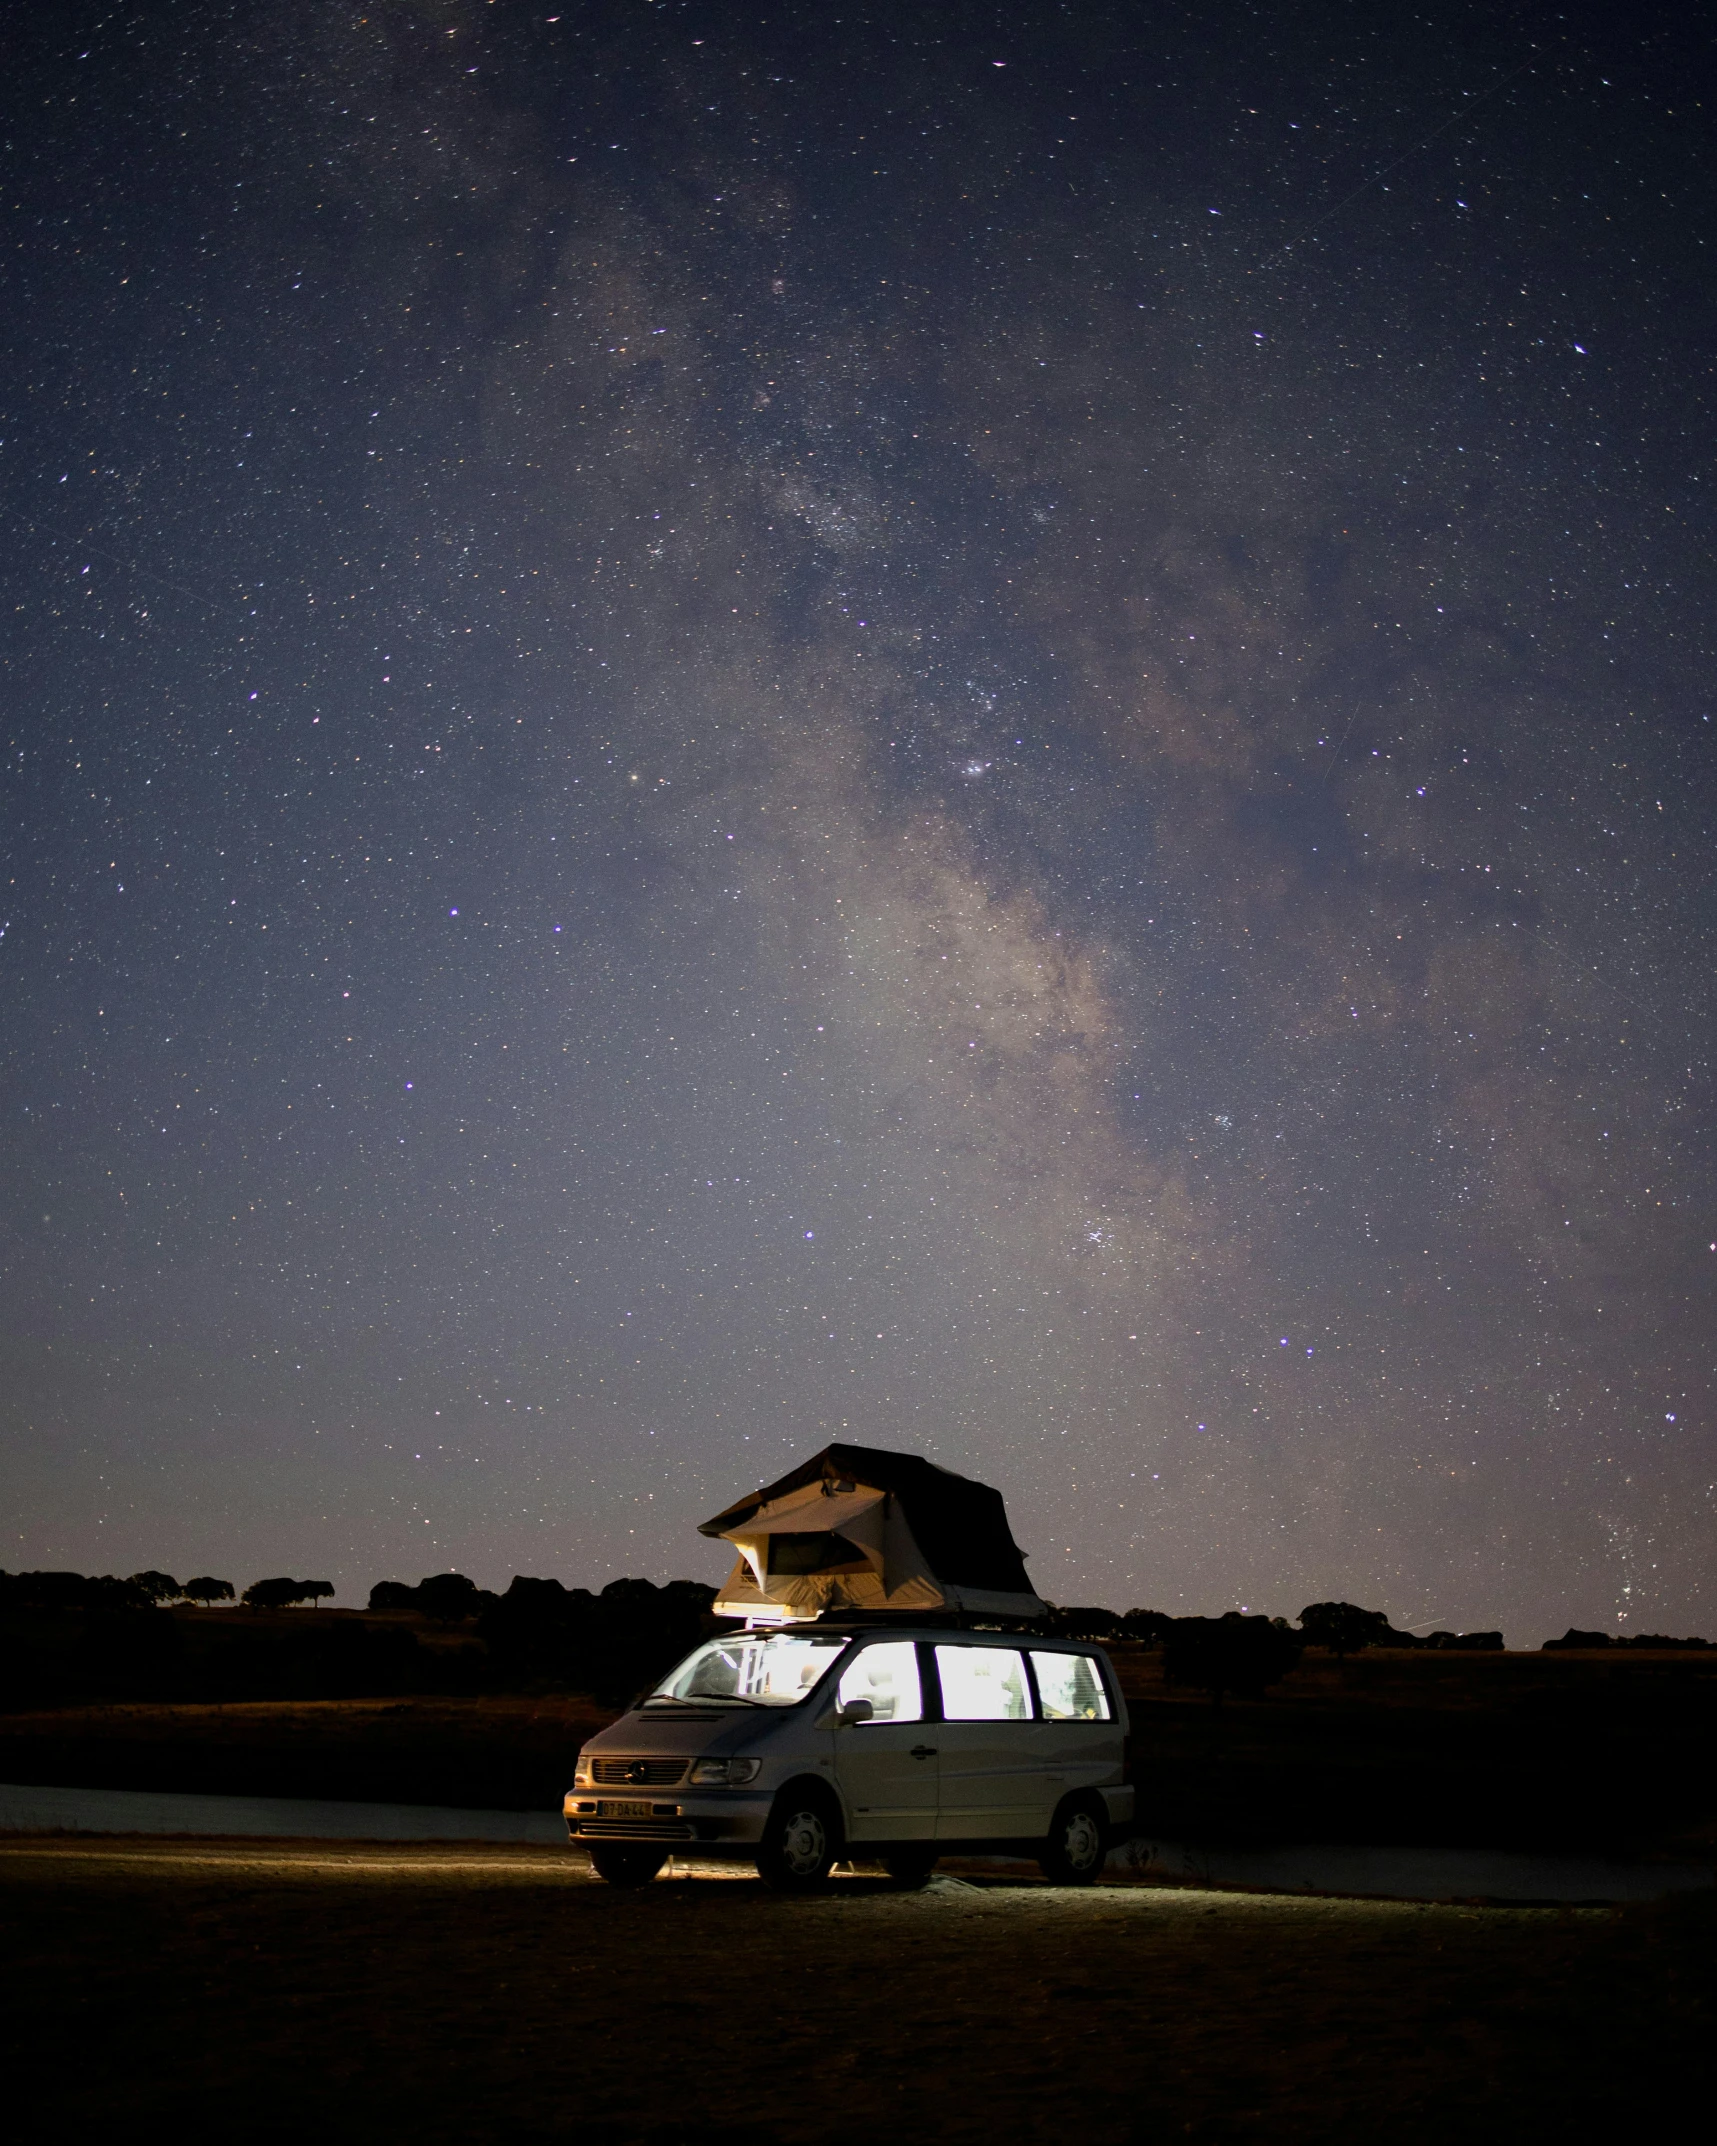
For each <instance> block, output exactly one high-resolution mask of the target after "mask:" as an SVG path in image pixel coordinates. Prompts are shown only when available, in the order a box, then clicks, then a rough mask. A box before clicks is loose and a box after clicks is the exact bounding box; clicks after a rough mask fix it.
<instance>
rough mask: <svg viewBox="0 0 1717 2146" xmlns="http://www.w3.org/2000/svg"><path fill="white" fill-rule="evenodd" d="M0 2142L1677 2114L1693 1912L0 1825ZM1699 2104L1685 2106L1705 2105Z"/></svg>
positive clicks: (1458, 2127)
mask: <svg viewBox="0 0 1717 2146" xmlns="http://www.w3.org/2000/svg"><path fill="white" fill-rule="evenodd" d="M0 1930H3V1932H4V1937H3V1944H4V1969H5V1975H6V1990H5V2001H6V2007H7V2023H8V2027H9V2029H10V2030H11V2034H10V2037H9V2038H10V2039H11V2041H12V2045H13V2048H14V2049H15V2050H16V2051H17V2052H18V2054H17V2055H16V2056H15V2057H14V2059H13V2062H12V2064H11V2066H10V2067H9V2078H8V2086H9V2092H8V2096H7V2101H8V2106H9V2109H10V2110H12V2111H20V2110H25V2111H27V2115H26V2117H25V2122H24V2128H23V2129H22V2130H20V2131H18V2132H17V2133H16V2134H15V2135H17V2136H20V2137H24V2138H27V2139H29V2140H31V2141H34V2140H37V2139H47V2138H50V2137H52V2138H69V2139H80V2138H92V2137H97V2136H101V2135H104V2134H107V2133H109V2132H112V2131H116V2130H120V2129H123V2131H124V2132H125V2133H126V2134H127V2135H130V2136H149V2135H154V2134H156V2133H158V2132H159V2133H161V2134H163V2135H166V2134H169V2133H170V2134H173V2135H177V2136H187V2135H198V2134H204V2133H206V2134H209V2135H214V2134H215V2133H216V2132H218V2133H219V2135H220V2136H222V2137H226V2138H231V2139H234V2140H238V2141H241V2142H248V2141H253V2140H254V2141H274V2140H282V2141H284V2140H287V2139H289V2138H290V2139H292V2140H294V2141H299V2140H302V2139H303V2138H306V2137H314V2138H316V2139H318V2140H321V2141H343V2140H347V2139H350V2140H353V2141H356V2140H359V2139H362V2140H364V2141H366V2142H367V2146H376V2142H383V2146H386V2142H391V2141H395V2140H401V2141H404V2140H412V2141H448V2142H453V2141H460V2142H466V2146H487V2142H490V2141H493V2142H495V2146H501V2142H503V2141H504V2142H507V2146H535V2142H539V2141H547V2140H550V2139H553V2140H568V2141H571V2140H573V2139H574V2138H576V2139H577V2141H578V2146H632V2142H639V2146H789V2142H795V2141H819V2142H820V2141H828V2142H831V2146H858V2142H859V2141H861V2140H862V2141H864V2142H866V2146H876V2142H877V2141H879V2140H882V2141H891V2140H892V2139H900V2138H913V2137H922V2138H926V2139H934V2140H938V2141H940V2140H948V2141H956V2142H958V2141H973V2142H979V2141H981V2142H983V2146H995V2142H998V2141H1005V2142H1013V2141H1029V2142H1033V2146H1035V2142H1038V2141H1043V2142H1045V2146H1047V2142H1049V2141H1052V2140H1053V2141H1056V2142H1057V2146H1062V2142H1077V2146H1144V2142H1146V2141H1155V2140H1159V2139H1160V2140H1165V2141H1166V2140H1181V2139H1187V2138H1192V2139H1204V2140H1213V2139H1235V2140H1241V2139H1243V2140H1258V2141H1265V2140H1268V2141H1271V2142H1273V2146H1278V2142H1279V2146H1297V2142H1300V2141H1311V2140H1320V2141H1332V2142H1344V2146H1345V2142H1352V2146H1394V2142H1397V2141H1400V2142H1403V2146H1417V2142H1424V2146H1431V2142H1433V2141H1434V2142H1437V2146H1447V2142H1449V2141H1452V2140H1459V2141H1460V2142H1461V2146H1470V2142H1479V2141H1490V2140H1495V2141H1498V2142H1501V2141H1503V2140H1507V2141H1509V2142H1510V2146H1520V2142H1532V2141H1539V2140H1543V2141H1550V2140H1556V2141H1557V2142H1558V2146H1564V2142H1569V2141H1576V2142H1578V2141H1584V2140H1587V2139H1591V2140H1597V2139H1606V2140H1608V2139H1613V2138H1617V2137H1630V2138H1663V2137H1671V2136H1681V2135H1684V2125H1683V2124H1682V2123H1681V2122H1678V2121H1675V2120H1673V2117H1672V2112H1675V2111H1676V2110H1677V2109H1678V2107H1679V2106H1681V2105H1684V2104H1685V2102H1686V2099H1687V2097H1688V2096H1689V2095H1690V2094H1697V2095H1698V2096H1699V2097H1700V2099H1701V2101H1703V2100H1704V2097H1705V2096H1706V2095H1707V2094H1708V2091H1709V2088H1710V2085H1711V2084H1712V2079H1711V2071H1712V2058H1711V2050H1712V2049H1713V2047H1714V2046H1717V2017H1714V2016H1713V2015H1714V2012H1717V2005H1714V2002H1713V2000H1714V1996H1717V1987H1714V1985H1717V1966H1714V1962H1717V1945H1714V1944H1713V1938H1714V1937H1717V1906H1714V1904H1713V1902H1712V1901H1711V1900H1710V1899H1709V1898H1700V1897H1697V1896H1695V1897H1690V1898H1685V1899H1682V1900H1678V1901H1670V1902H1666V1903H1663V1904H1662V1905H1660V1906H1654V1907H1651V1908H1642V1909H1627V1910H1623V1911H1608V1910H1575V1911H1563V1912H1559V1913H1558V1912H1554V1911H1544V1910H1532V1909H1497V1908H1478V1907H1471V1908H1463V1907H1423V1906H1408V1905H1399V1904H1389V1903H1382V1902H1360V1901H1331V1900H1306V1899H1288V1898H1279V1897H1278V1898H1268V1897H1244V1896H1236V1895H1233V1894H1211V1893H1200V1892H1196V1891H1170V1890H1162V1889H1158V1888H1151V1887H1146V1886H1140V1885H1124V1884H1115V1885H1104V1886H1102V1887H1100V1888H1098V1889H1096V1890H1094V1891H1092V1892H1087V1893H1077V1892H1069V1891H1062V1890H1057V1889H1055V1888H1051V1887H1047V1886H1044V1885H1041V1884H1031V1883H1006V1882H995V1881H990V1882H984V1883H976V1884H975V1883H971V1882H968V1881H965V1880H962V1879H960V1878H959V1877H957V1876H955V1877H949V1876H944V1877H941V1878H939V1879H938V1880H937V1881H935V1883H934V1884H933V1885H932V1887H931V1889H930V1890H929V1891H927V1892H925V1893H922V1894H916V1895H904V1894H897V1893H893V1892H890V1891H888V1890H887V1889H886V1888H885V1887H884V1886H883V1885H881V1884H880V1883H877V1882H874V1881H870V1880H866V1879H864V1878H855V1879H849V1880H845V1881H841V1882H837V1883H836V1885H835V1886H834V1887H833V1888H832V1889H831V1890H830V1891H829V1892H828V1893H827V1894H826V1895H824V1896H823V1897H820V1898H817V1899H812V1900H781V1899H778V1898H776V1897H774V1896H772V1895H770V1894H769V1893H767V1892H765V1891H764V1890H763V1889H762V1887H761V1886H759V1885H758V1884H757V1883H756V1882H755V1881H754V1880H752V1879H749V1878H745V1877H738V1876H735V1877H729V1878H727V1879H726V1880H725V1881H723V1880H717V1879H710V1878H701V1879H700V1878H693V1879H690V1880H679V1881H674V1880H666V1879H665V1880H662V1881H658V1883H657V1884H655V1885H653V1886H650V1887H648V1888H646V1889H644V1890H643V1891H641V1892H636V1893H626V1892H616V1891H611V1890H610V1889H609V1888H607V1887H605V1886H602V1885H599V1884H597V1883H595V1882H594V1881H592V1880H591V1879H590V1878H589V1877H588V1876H587V1874H586V1873H585V1871H584V1869H583V1867H582V1865H581V1864H580V1863H579V1862H578V1861H577V1860H575V1859H574V1858H572V1857H571V1856H570V1855H568V1854H567V1853H565V1852H564V1851H557V1850H549V1849H531V1848H513V1847H480V1846H472V1847H461V1848H453V1849H448V1848H433V1847H426V1848H412V1847H407V1846H403V1845H398V1846H396V1845H386V1844H384V1845H374V1846H372V1845H351V1846H343V1847H338V1848H329V1847H327V1846H326V1845H311V1844H298V1845H295V1844H289V1843H278V1842H272V1841H270V1842H266V1843H262V1842H254V1841H247V1842H243V1843H238V1842H224V1843H223V1842H198V1841H189V1840H186V1841H147V1842H142V1841H139V1842H115V1841H101V1842H97V1841H77V1840H71V1839H65V1838H57V1839H56V1838H39V1839H34V1840H29V1839H13V1840H9V1841H7V1842H5V1843H3V1844H0ZM1706 2106H1708V2103H1707V2104H1706Z"/></svg>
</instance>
